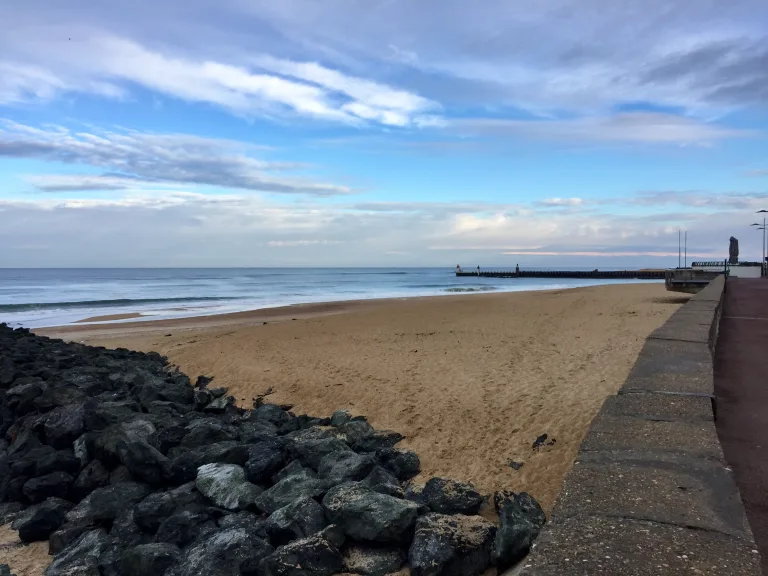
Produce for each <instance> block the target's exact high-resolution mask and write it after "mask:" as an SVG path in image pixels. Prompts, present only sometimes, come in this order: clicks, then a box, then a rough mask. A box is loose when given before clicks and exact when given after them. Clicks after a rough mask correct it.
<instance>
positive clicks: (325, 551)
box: [258, 527, 343, 576]
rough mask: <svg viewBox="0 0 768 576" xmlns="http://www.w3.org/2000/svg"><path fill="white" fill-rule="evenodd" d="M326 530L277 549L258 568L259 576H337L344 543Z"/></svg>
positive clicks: (335, 533) (334, 533)
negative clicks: (334, 575)
mask: <svg viewBox="0 0 768 576" xmlns="http://www.w3.org/2000/svg"><path fill="white" fill-rule="evenodd" d="M329 528H330V529H331V530H329V529H326V530H324V531H323V532H320V533H318V534H313V535H312V536H308V537H306V538H301V539H300V540H294V541H293V542H290V543H289V544H286V545H285V546H281V547H280V548H278V549H277V551H276V552H275V553H274V554H272V555H271V556H267V557H266V558H264V559H263V560H262V561H261V563H260V564H259V567H258V572H259V574H260V576H330V575H331V574H335V573H336V572H340V571H341V569H342V566H343V563H342V558H341V553H340V552H339V546H341V544H342V543H343V539H342V540H339V536H338V532H334V531H333V530H332V527H329Z"/></svg>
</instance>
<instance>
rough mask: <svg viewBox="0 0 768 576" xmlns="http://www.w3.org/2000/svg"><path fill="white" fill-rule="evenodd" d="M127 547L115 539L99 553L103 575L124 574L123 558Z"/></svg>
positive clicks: (115, 575) (100, 568)
mask: <svg viewBox="0 0 768 576" xmlns="http://www.w3.org/2000/svg"><path fill="white" fill-rule="evenodd" d="M124 551H125V548H124V547H123V546H121V545H120V544H119V543H117V542H115V541H113V542H112V543H110V544H109V545H108V546H107V548H106V549H105V550H104V551H103V552H102V553H101V554H100V555H99V573H100V574H101V576H123V567H122V559H123V552H124Z"/></svg>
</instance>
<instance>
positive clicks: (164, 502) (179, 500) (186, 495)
mask: <svg viewBox="0 0 768 576" xmlns="http://www.w3.org/2000/svg"><path fill="white" fill-rule="evenodd" d="M203 503H204V502H203V497H202V495H201V494H200V493H199V492H198V491H197V490H195V484H194V483H193V482H189V483H187V484H183V485H182V486H179V487H178V488H174V489H172V490H167V491H165V492H155V493H154V494H150V495H149V496H147V497H146V498H144V499H142V500H141V502H139V503H138V504H136V507H135V508H134V510H133V521H134V522H135V523H136V524H137V525H138V526H139V527H140V528H142V529H143V530H146V531H148V532H153V533H154V532H155V531H156V530H157V529H158V527H159V526H160V524H161V523H162V522H163V520H165V519H166V518H167V517H168V516H170V515H171V514H173V513H174V512H176V511H179V510H181V509H184V508H188V507H190V506H193V505H202V504H203Z"/></svg>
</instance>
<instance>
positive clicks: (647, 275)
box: [456, 268, 665, 280]
mask: <svg viewBox="0 0 768 576" xmlns="http://www.w3.org/2000/svg"><path fill="white" fill-rule="evenodd" d="M664 274H665V271H664V270H597V269H595V270H462V269H460V268H459V269H457V270H456V276H459V277H464V276H466V277H469V276H475V277H477V276H479V277H481V278H597V279H601V280H605V279H617V280H664Z"/></svg>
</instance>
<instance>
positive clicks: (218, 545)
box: [167, 528, 274, 576]
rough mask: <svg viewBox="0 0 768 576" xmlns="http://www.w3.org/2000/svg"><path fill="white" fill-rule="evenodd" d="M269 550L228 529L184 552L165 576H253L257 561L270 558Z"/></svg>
mask: <svg viewBox="0 0 768 576" xmlns="http://www.w3.org/2000/svg"><path fill="white" fill-rule="evenodd" d="M272 552H274V549H273V548H272V546H270V545H269V544H267V543H266V542H264V541H263V540H262V539H261V538H257V537H255V536H254V535H253V534H250V533H249V532H248V531H247V530H245V529H243V528H227V529H225V530H220V531H219V532H216V533H214V534H211V535H210V536H208V537H206V538H204V539H203V540H201V541H200V542H198V543H197V544H194V545H193V546H191V547H189V548H186V549H185V550H184V553H183V557H182V559H181V561H180V562H179V563H178V564H177V565H176V566H175V567H174V568H172V569H171V570H170V571H169V572H168V573H167V574H168V576H233V575H236V574H243V575H246V576H247V575H254V574H256V569H257V567H258V565H259V561H260V560H262V558H265V557H267V556H269V555H270V554H272Z"/></svg>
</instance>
